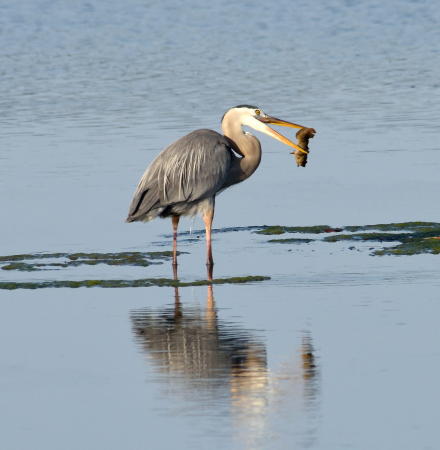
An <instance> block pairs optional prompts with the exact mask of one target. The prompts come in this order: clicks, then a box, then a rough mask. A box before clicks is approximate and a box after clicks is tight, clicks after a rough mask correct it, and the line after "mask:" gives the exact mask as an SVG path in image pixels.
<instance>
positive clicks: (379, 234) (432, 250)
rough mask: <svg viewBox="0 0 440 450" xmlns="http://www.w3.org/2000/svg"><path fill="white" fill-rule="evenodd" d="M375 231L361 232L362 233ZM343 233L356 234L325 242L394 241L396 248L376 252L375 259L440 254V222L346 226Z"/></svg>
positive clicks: (328, 237) (331, 238)
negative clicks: (351, 232) (386, 256)
mask: <svg viewBox="0 0 440 450" xmlns="http://www.w3.org/2000/svg"><path fill="white" fill-rule="evenodd" d="M365 230H374V231H371V232H363V233H359V231H365ZM344 231H354V232H355V233H354V234H348V233H347V234H345V233H344V234H339V235H334V236H327V237H326V238H324V241H326V242H341V241H360V242H395V243H396V244H397V245H395V246H392V247H386V248H382V249H378V250H375V251H374V252H373V253H372V254H373V255H376V256H385V255H394V256H403V255H406V256H411V255H420V254H434V255H437V254H440V239H438V237H439V236H440V223H436V222H403V223H389V224H375V225H364V226H352V227H348V226H347V227H344Z"/></svg>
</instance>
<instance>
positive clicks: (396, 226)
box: [344, 222, 440, 233]
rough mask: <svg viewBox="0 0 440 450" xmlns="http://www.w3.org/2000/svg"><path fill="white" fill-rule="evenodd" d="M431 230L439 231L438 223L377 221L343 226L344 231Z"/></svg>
mask: <svg viewBox="0 0 440 450" xmlns="http://www.w3.org/2000/svg"><path fill="white" fill-rule="evenodd" d="M368 230H377V231H408V232H411V231H420V232H424V231H433V230H438V232H439V233H440V223H437V222H396V223H378V224H375V225H355V226H345V227H344V231H350V232H357V231H368Z"/></svg>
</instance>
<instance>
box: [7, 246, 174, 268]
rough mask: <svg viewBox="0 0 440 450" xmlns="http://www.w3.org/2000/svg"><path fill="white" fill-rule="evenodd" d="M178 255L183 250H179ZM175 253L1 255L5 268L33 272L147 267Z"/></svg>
mask: <svg viewBox="0 0 440 450" xmlns="http://www.w3.org/2000/svg"><path fill="white" fill-rule="evenodd" d="M177 254H178V255H180V254H182V252H177ZM172 256H173V254H172V252H170V251H162V252H119V253H82V252H80V253H34V254H22V255H7V256H0V264H1V263H9V264H5V265H3V266H2V269H3V270H18V271H26V272H32V271H37V270H48V269H56V268H66V267H78V266H82V265H86V266H94V265H97V264H106V265H108V266H138V267H147V266H149V265H151V264H161V263H162V262H163V261H166V260H170V259H171V258H172ZM47 259H55V260H58V261H57V262H30V261H36V260H40V261H41V260H47Z"/></svg>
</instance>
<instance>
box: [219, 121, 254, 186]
mask: <svg viewBox="0 0 440 450" xmlns="http://www.w3.org/2000/svg"><path fill="white" fill-rule="evenodd" d="M222 128H223V134H224V135H225V136H226V137H228V138H229V139H231V140H232V141H233V142H234V143H235V145H236V147H237V149H236V150H237V152H238V153H239V154H240V155H241V156H242V157H241V158H238V161H237V167H235V168H234V171H233V172H234V173H233V175H234V177H236V178H237V181H236V182H237V183H238V182H239V181H243V180H245V179H246V178H248V177H250V176H251V175H252V174H253V173H254V172H255V170H256V169H257V167H258V166H259V165H260V161H261V145H260V141H259V140H258V139H257V138H256V137H255V136H253V135H251V134H245V132H244V131H243V129H242V127H241V124H240V123H239V122H233V121H229V120H224V121H223V123H222Z"/></svg>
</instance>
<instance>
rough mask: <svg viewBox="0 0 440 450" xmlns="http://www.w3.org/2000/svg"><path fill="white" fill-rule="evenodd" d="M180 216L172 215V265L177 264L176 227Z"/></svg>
mask: <svg viewBox="0 0 440 450" xmlns="http://www.w3.org/2000/svg"><path fill="white" fill-rule="evenodd" d="M179 219H180V216H172V217H171V223H172V224H173V266H177V227H178V226H179Z"/></svg>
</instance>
